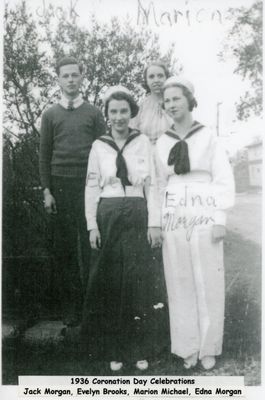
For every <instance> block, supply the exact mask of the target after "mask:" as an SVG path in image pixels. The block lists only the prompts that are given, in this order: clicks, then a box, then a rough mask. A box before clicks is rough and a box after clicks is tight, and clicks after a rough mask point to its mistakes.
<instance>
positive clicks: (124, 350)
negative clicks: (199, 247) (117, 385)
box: [82, 197, 169, 362]
mask: <svg viewBox="0 0 265 400" xmlns="http://www.w3.org/2000/svg"><path fill="white" fill-rule="evenodd" d="M97 222H98V226H99V230H100V233H101V242H102V247H101V250H100V251H93V252H92V253H93V255H92V262H91V269H90V276H89V282H88V287H87V292H86V298H85V304H84V313H83V324H82V335H83V339H85V342H87V344H88V350H89V351H90V352H91V353H94V354H96V355H97V357H100V358H102V359H105V360H116V361H133V362H134V361H137V360H143V359H150V358H151V357H154V356H157V355H158V353H160V352H161V351H163V350H165V349H166V347H167V346H168V343H169V329H168V309H167V301H166V290H165V283H164V275H163V268H162V263H161V250H160V249H157V253H156V255H154V253H153V252H152V251H151V248H150V245H149V244H148V241H147V207H146V201H145V199H143V198H137V197H134V198H132V197H124V198H110V199H101V200H100V203H99V205H98V212H97Z"/></svg>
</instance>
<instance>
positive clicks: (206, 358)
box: [155, 77, 234, 369]
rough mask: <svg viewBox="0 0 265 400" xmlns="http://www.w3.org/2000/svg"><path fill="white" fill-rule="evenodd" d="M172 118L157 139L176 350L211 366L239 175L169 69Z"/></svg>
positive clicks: (187, 88) (217, 348) (190, 92)
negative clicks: (227, 225)
mask: <svg viewBox="0 0 265 400" xmlns="http://www.w3.org/2000/svg"><path fill="white" fill-rule="evenodd" d="M163 100H164V107H165V110H166V112H167V113H168V114H169V115H170V116H171V117H172V118H173V120H174V125H173V127H172V128H171V129H169V130H168V131H166V132H165V134H163V135H162V136H161V137H160V138H159V139H158V141H157V145H156V154H155V157H156V164H157V173H158V183H159V188H160V193H161V196H162V198H163V206H162V235H163V260H164V268H165V277H166V284H167V292H168V301H169V314H170V336H171V352H172V353H174V354H176V355H177V356H179V357H182V358H183V359H184V367H185V368H187V369H188V368H191V367H193V366H195V365H196V364H197V362H198V360H200V362H201V364H202V366H203V367H204V368H205V369H211V368H213V367H214V365H215V362H216V360H215V356H218V355H220V354H221V352H222V341H223V324H224V264H223V238H224V236H225V220H226V210H227V209H228V208H229V207H231V206H232V205H233V202H234V180H233V175H232V170H231V167H230V164H229V161H228V158H227V156H226V153H225V151H224V150H223V149H222V147H221V146H220V143H219V142H218V139H217V137H216V136H215V134H214V133H213V132H212V131H211V130H210V129H208V128H206V127H205V126H203V125H202V124H200V123H199V122H197V121H194V120H193V118H192V110H193V107H194V106H196V105H197V103H196V100H195V98H194V88H193V85H192V84H191V83H190V82H189V81H187V80H186V79H184V78H181V77H177V78H175V77H171V78H169V79H168V80H167V81H166V82H165V84H164V89H163Z"/></svg>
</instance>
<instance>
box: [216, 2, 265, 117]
mask: <svg viewBox="0 0 265 400" xmlns="http://www.w3.org/2000/svg"><path fill="white" fill-rule="evenodd" d="M262 7H263V6H262V1H261V0H258V1H256V2H255V3H254V4H253V5H252V6H251V7H250V8H248V9H246V8H245V7H241V8H238V9H232V10H230V11H231V16H232V18H233V20H234V24H233V27H232V28H231V30H230V32H229V35H228V39H227V41H226V44H225V47H224V50H223V52H222V54H221V57H222V59H223V60H225V59H227V58H228V57H230V56H231V55H232V56H233V57H234V58H235V59H236V62H237V67H236V69H235V71H234V72H235V73H236V74H239V75H241V76H242V77H243V78H244V79H247V80H249V82H250V86H251V87H250V88H249V89H248V90H247V91H246V93H245V94H244V96H242V97H241V98H240V102H239V103H238V104H237V113H238V117H239V119H241V120H243V119H247V118H249V117H250V116H251V115H261V112H262Z"/></svg>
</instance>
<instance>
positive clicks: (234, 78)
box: [8, 0, 263, 153]
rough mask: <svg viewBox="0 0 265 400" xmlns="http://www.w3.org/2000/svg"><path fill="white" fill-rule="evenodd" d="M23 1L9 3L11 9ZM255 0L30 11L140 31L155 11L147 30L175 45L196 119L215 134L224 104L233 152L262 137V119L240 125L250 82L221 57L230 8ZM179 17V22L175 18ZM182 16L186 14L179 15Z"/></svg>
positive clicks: (70, 3) (158, 1)
mask: <svg viewBox="0 0 265 400" xmlns="http://www.w3.org/2000/svg"><path fill="white" fill-rule="evenodd" d="M18 1H19V0H8V4H9V6H12V5H14V4H16V3H18ZM253 2H254V0H152V1H151V0H126V1H125V0H52V1H51V0H27V6H28V7H29V8H30V9H31V11H32V12H33V15H35V16H36V18H38V15H39V16H41V15H43V13H45V12H48V10H49V4H50V3H51V4H52V5H53V7H54V10H55V12H56V13H57V16H58V18H60V17H61V16H62V10H61V8H60V7H63V9H64V10H65V12H66V13H67V14H68V15H69V13H70V11H72V14H73V15H76V18H77V21H78V23H79V24H80V25H82V26H86V27H87V26H89V23H90V17H91V15H92V14H94V15H95V17H96V18H97V19H98V20H99V21H102V22H108V21H109V20H110V19H111V17H113V16H116V17H118V18H120V19H121V20H123V19H124V18H125V17H126V16H129V18H130V20H131V23H132V24H133V25H134V26H135V29H140V28H141V27H142V26H143V25H144V24H145V25H146V19H145V18H143V15H144V10H148V8H149V7H150V13H149V19H148V28H150V29H152V30H153V31H154V32H156V33H157V34H158V35H159V40H160V44H161V48H162V50H163V51H166V50H167V48H168V47H169V45H170V44H171V43H172V42H174V43H175V56H176V57H177V58H178V59H179V60H180V62H181V64H182V65H183V74H184V75H185V76H186V77H187V78H188V79H189V80H191V81H192V82H193V83H194V86H195V94H196V98H197V100H198V104H199V106H198V108H197V109H196V111H195V113H194V116H195V118H196V119H199V120H200V121H201V122H203V123H204V124H207V125H209V126H211V127H213V128H214V129H216V123H217V104H218V103H220V104H219V106H218V107H219V133H220V136H221V137H222V138H223V139H224V141H225V143H226V144H227V147H228V149H229V150H230V152H232V153H234V152H235V151H236V150H237V149H239V148H241V147H242V146H244V145H246V144H249V143H250V142H251V141H253V139H254V138H255V137H256V136H259V135H261V134H262V130H263V124H262V121H261V118H251V119H250V120H249V121H248V122H240V121H238V120H237V117H236V111H235V103H236V102H237V101H238V100H239V98H240V96H242V95H243V94H244V90H245V89H246V88H248V86H249V82H247V81H243V80H242V78H241V77H240V76H238V75H236V74H234V72H233V71H234V69H235V67H236V63H235V60H233V59H229V60H226V62H220V59H219V58H218V53H219V52H220V51H221V50H222V46H223V44H224V40H225V38H226V36H227V33H228V30H229V28H230V27H231V22H230V21H229V15H230V14H229V8H230V7H232V8H234V7H236V8H237V7H241V6H245V7H248V6H250V5H251V4H253ZM176 12H177V13H178V20H177V22H175V21H174V15H175V14H174V13H176ZM180 13H182V14H180Z"/></svg>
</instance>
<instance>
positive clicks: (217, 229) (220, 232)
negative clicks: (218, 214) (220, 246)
mask: <svg viewBox="0 0 265 400" xmlns="http://www.w3.org/2000/svg"><path fill="white" fill-rule="evenodd" d="M225 235H226V229H225V226H224V225H214V226H213V230H212V241H213V242H214V243H218V242H220V241H221V240H223V239H224V237H225Z"/></svg>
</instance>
